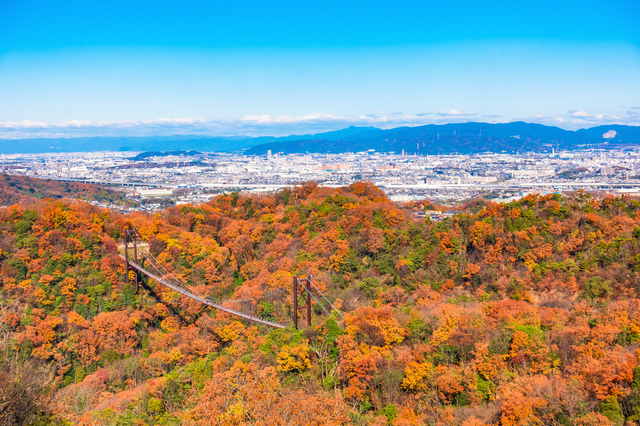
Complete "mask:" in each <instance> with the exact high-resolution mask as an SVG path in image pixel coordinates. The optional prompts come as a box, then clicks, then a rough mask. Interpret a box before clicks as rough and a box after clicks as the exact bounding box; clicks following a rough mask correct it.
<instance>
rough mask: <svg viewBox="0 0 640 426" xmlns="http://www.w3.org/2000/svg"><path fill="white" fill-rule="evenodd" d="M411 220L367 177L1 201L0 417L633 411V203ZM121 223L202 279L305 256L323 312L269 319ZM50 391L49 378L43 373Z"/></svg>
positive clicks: (490, 418) (323, 420) (639, 278)
mask: <svg viewBox="0 0 640 426" xmlns="http://www.w3.org/2000/svg"><path fill="white" fill-rule="evenodd" d="M470 205H473V206H474V209H475V211H467V212H465V213H462V214H459V215H457V216H454V217H452V218H450V219H446V220H444V221H442V222H437V223H431V222H429V221H428V220H427V221H425V220H423V219H414V214H413V209H419V208H421V205H420V204H418V205H416V204H408V205H403V206H396V205H394V204H392V203H391V202H390V201H389V200H388V199H387V198H386V196H385V195H384V194H383V193H382V192H381V191H380V190H379V189H378V188H376V187H375V186H373V185H371V184H369V183H363V182H360V183H357V184H354V185H351V186H349V187H344V188H338V189H331V188H321V187H318V186H317V185H316V184H314V183H309V184H305V185H302V186H298V187H295V188H291V189H287V190H284V191H282V192H280V193H278V194H276V195H274V196H260V197H255V196H254V197H248V196H241V195H239V194H236V193H233V194H228V195H223V196H219V197H217V198H215V199H213V200H212V201H211V202H209V203H207V204H203V205H200V206H193V205H184V206H180V207H173V208H170V209H168V210H165V211H163V212H160V213H157V214H145V213H133V214H128V215H123V214H118V213H115V212H112V211H109V210H105V209H99V208H96V207H93V206H90V205H88V204H86V203H82V202H70V201H56V200H52V199H45V200H40V201H38V202H37V203H36V204H34V205H32V206H30V207H29V208H23V207H21V206H12V207H9V208H0V250H1V251H0V280H1V286H0V301H1V304H0V317H1V318H2V324H3V326H2V328H1V329H0V330H1V332H2V336H0V337H2V339H0V342H2V345H1V346H0V349H1V351H2V356H0V400H1V401H5V402H7V403H5V404H4V405H3V406H2V410H1V411H0V422H2V423H4V424H28V423H34V422H35V421H36V420H37V419H40V420H42V421H49V422H51V421H54V420H56V419H57V420H59V421H62V420H65V421H68V422H71V423H73V424H104V425H115V424H149V425H151V424H203V425H205V424H206V425H208V424H246V423H260V424H303V423H305V424H327V423H331V424H389V423H392V424H397V425H400V424H436V423H438V422H440V424H464V425H466V426H469V425H483V424H503V425H516V424H535V423H538V424H581V425H587V424H589V425H591V424H594V425H595V424H615V423H616V422H618V424H619V422H620V421H621V420H624V419H625V418H626V419H627V420H629V421H634V420H635V419H637V418H638V416H640V387H639V386H640V385H639V383H640V362H639V360H638V356H637V341H638V340H639V339H640V300H639V298H638V297H639V295H638V289H639V288H640V202H638V201H637V200H633V199H629V198H616V197H611V196H609V197H604V198H597V197H594V196H591V195H589V194H585V193H577V194H574V195H572V196H568V197H562V196H560V195H557V194H554V195H549V196H544V197H541V196H535V195H531V196H528V197H526V198H524V199H522V200H518V201H515V202H512V203H509V204H495V203H491V202H486V201H482V202H478V203H474V204H470ZM127 227H135V228H136V229H137V230H138V231H139V232H140V234H141V235H142V236H143V238H144V240H145V241H146V242H148V244H149V249H150V251H151V252H152V253H153V254H154V255H155V256H156V258H157V259H158V261H159V262H162V264H163V265H165V267H166V268H167V269H168V270H169V271H171V273H172V274H173V275H174V276H175V277H177V278H179V279H180V280H182V281H184V282H186V283H188V284H189V285H190V286H192V287H194V288H196V289H198V291H200V292H201V293H203V294H207V295H210V296H214V297H235V298H244V297H245V296H246V295H252V294H260V293H262V292H265V291H268V290H271V289H276V288H282V289H288V288H289V286H290V284H291V277H292V275H293V274H296V275H299V276H302V275H307V274H311V275H313V276H314V281H316V282H317V283H318V285H319V286H321V287H322V288H324V289H325V293H326V294H327V295H328V297H329V298H330V299H331V300H332V301H335V303H336V304H337V305H338V306H339V307H340V309H342V310H343V311H344V312H345V313H346V316H345V318H344V321H342V320H341V319H340V318H338V317H329V318H327V317H326V316H318V317H316V319H315V321H316V322H315V323H314V325H313V326H312V327H309V328H307V329H304V330H300V331H295V330H292V329H286V330H272V329H267V328H263V327H256V326H254V325H253V324H249V323H243V322H241V321H237V320H236V319H234V318H233V317H230V316H228V315H227V314H222V313H221V312H219V311H211V310H207V309H203V307H202V306H200V305H198V304H197V303H195V302H193V301H191V300H189V299H186V298H184V297H182V296H181V295H180V294H177V293H175V292H172V291H170V290H167V289H166V288H164V287H162V286H159V285H157V284H155V283H154V282H153V281H148V282H147V284H148V285H149V286H150V288H152V289H153V293H149V292H147V291H146V290H142V289H141V290H140V291H139V292H138V293H137V294H136V292H135V287H133V286H132V285H130V284H127V283H126V279H125V277H124V265H123V262H122V260H121V259H120V258H119V257H118V256H117V250H118V244H119V243H120V242H121V241H122V230H123V229H126V228H127ZM47 390H49V391H47Z"/></svg>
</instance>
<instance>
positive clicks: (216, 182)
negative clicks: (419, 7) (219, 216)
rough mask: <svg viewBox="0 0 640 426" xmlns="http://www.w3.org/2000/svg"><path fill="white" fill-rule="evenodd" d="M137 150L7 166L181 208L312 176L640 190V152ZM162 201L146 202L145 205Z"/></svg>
mask: <svg viewBox="0 0 640 426" xmlns="http://www.w3.org/2000/svg"><path fill="white" fill-rule="evenodd" d="M137 154H138V153H132V152H80V153H60V154H13V155H2V156H0V171H1V172H3V173H7V174H12V175H27V176H32V177H39V178H49V179H56V180H71V181H73V180H78V181H85V182H91V183H99V184H103V185H106V186H109V187H111V188H114V189H119V190H121V191H124V192H125V193H126V194H127V196H128V197H130V198H132V199H148V200H162V199H165V200H166V199H168V198H170V199H172V200H173V201H174V202H176V203H178V204H184V203H199V202H206V201H207V200H209V199H210V198H211V197H213V196H214V195H215V194H217V193H221V192H229V191H240V192H244V193H259V192H273V191H277V190H279V189H282V188H283V187H286V186H292V185H296V184H299V183H302V182H306V181H316V182H318V183H319V184H321V185H324V186H330V187H338V186H344V185H349V184H351V183H353V182H356V181H359V180H369V181H371V182H373V183H374V184H375V185H376V186H378V187H380V188H382V189H383V190H384V191H385V192H386V193H387V194H388V195H389V196H390V197H391V199H392V200H394V201H408V200H415V199H424V198H428V199H430V200H433V201H436V202H439V203H444V204H446V203H449V204H456V203H459V202H461V201H463V200H465V199H470V198H473V197H477V196H480V195H482V196H484V197H485V198H491V199H494V200H496V201H509V200H511V199H514V198H519V197H522V196H524V195H526V194H528V193H532V192H537V193H542V194H545V193H550V192H560V193H563V192H569V191H575V190H578V189H584V190H586V191H596V192H597V191H605V192H612V193H618V194H623V193H628V194H637V193H638V191H639V190H640V163H639V162H638V159H639V158H640V150H637V149H636V150H606V151H605V150H584V151H566V152H557V153H556V152H553V153H522V154H520V153H518V154H505V153H484V154H479V155H441V156H414V155H405V154H404V153H399V154H398V153H380V152H375V151H369V152H359V153H347V154H306V155H303V154H289V155H282V154H271V153H269V154H268V155H266V156H247V155H241V154H228V153H197V152H189V153H186V154H188V155H185V154H183V153H180V154H179V155H176V154H171V155H167V154H168V153H154V154H157V155H152V156H149V155H148V154H147V155H144V154H143V155H137ZM157 206H159V204H158V203H154V202H150V203H149V202H147V203H145V204H144V205H143V207H140V208H144V209H153V208H157Z"/></svg>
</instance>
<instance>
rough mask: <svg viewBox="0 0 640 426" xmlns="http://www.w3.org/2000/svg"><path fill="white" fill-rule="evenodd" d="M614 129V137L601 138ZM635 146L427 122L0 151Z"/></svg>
mask: <svg viewBox="0 0 640 426" xmlns="http://www.w3.org/2000/svg"><path fill="white" fill-rule="evenodd" d="M612 130H613V131H615V136H613V137H611V138H604V137H603V135H604V134H606V133H607V132H610V131H612ZM638 143H640V127H637V126H625V125H617V124H615V125H603V126H597V127H593V128H590V129H581V130H577V131H571V130H564V129H561V128H559V127H552V126H545V125H542V124H534V123H525V122H513V123H504V124H490V123H452V124H439V125H438V124H429V125H425V126H418V127H397V128H393V129H387V130H382V129H377V128H375V127H355V126H351V127H348V128H345V129H341V130H336V131H330V132H324V133H317V134H309V135H290V136H284V137H275V136H260V137H251V136H203V135H193V136H191V135H174V136H146V137H82V138H54V139H51V138H40V139H20V140H13V139H11V140H0V152H2V153H3V154H13V153H43V152H83V151H84V152H87V151H176V150H198V151H218V152H234V151H235V152H237V151H243V150H246V151H245V153H246V154H249V155H264V154H266V153H267V151H268V150H271V151H272V152H274V153H275V152H283V153H304V152H316V153H329V152H330V153H343V152H357V151H366V150H369V149H374V150H376V151H382V152H390V151H395V152H401V151H402V150H403V149H404V150H405V152H406V153H409V154H413V153H420V154H447V153H455V152H458V153H476V152H484V151H492V152H501V151H507V152H516V151H551V149H552V148H556V149H576V148H579V147H583V146H585V145H602V144H606V145H608V146H613V145H615V146H620V145H637V144H638Z"/></svg>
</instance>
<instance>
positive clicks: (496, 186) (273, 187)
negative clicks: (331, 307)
mask: <svg viewBox="0 0 640 426" xmlns="http://www.w3.org/2000/svg"><path fill="white" fill-rule="evenodd" d="M32 177H35V178H42V176H32ZM46 179H54V180H57V181H60V182H81V183H92V184H96V185H119V186H131V187H136V186H145V187H150V188H158V187H164V188H174V189H176V188H180V187H191V186H188V185H181V184H175V183H157V182H123V181H106V180H99V179H75V178H54V177H49V178H46ZM374 183H375V185H376V186H378V187H379V188H386V189H418V190H429V189H456V188H459V189H486V190H500V189H535V188H545V187H550V188H558V189H560V188H562V189H569V188H576V189H581V188H595V189H640V182H619V183H606V182H529V183H524V182H521V183H517V182H514V183H509V182H502V183H460V184H454V183H441V184H426V183H422V184H411V185H407V184H391V183H383V182H374ZM291 186H293V185H292V184H259V183H237V184H236V183H202V184H197V185H193V187H198V188H220V189H249V190H255V189H263V190H267V191H277V190H279V189H283V188H286V187H291ZM323 186H329V187H333V188H336V187H339V186H342V185H335V184H333V185H323Z"/></svg>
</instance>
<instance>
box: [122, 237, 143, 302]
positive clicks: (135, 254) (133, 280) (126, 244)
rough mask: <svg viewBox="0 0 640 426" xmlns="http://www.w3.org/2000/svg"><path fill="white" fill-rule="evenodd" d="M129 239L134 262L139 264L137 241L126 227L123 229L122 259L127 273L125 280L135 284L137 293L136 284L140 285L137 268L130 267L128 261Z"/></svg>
mask: <svg viewBox="0 0 640 426" xmlns="http://www.w3.org/2000/svg"><path fill="white" fill-rule="evenodd" d="M129 240H131V242H132V243H133V260H134V262H135V263H136V265H139V263H138V243H137V241H136V238H135V237H134V235H133V234H132V233H131V231H130V230H129V229H126V230H125V231H124V261H125V265H126V274H127V281H126V282H127V283H130V284H135V286H136V293H138V286H139V285H140V272H139V271H138V269H137V268H134V267H132V266H131V264H130V263H129ZM131 272H133V274H134V276H133V278H131Z"/></svg>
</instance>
